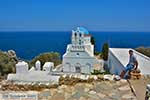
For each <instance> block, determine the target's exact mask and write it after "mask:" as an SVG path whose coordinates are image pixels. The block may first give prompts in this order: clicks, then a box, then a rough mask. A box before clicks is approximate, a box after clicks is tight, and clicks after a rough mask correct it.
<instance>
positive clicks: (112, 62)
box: [108, 48, 150, 75]
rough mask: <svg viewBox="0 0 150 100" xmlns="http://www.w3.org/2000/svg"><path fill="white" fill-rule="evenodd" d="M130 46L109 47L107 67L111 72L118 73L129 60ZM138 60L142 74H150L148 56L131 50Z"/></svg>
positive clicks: (149, 59)
mask: <svg viewBox="0 0 150 100" xmlns="http://www.w3.org/2000/svg"><path fill="white" fill-rule="evenodd" d="M129 50H133V49H130V48H109V57H108V67H109V70H110V72H111V73H112V74H117V75H120V73H121V71H122V70H124V68H125V67H126V65H127V64H128V61H129V53H128V51H129ZM133 52H134V55H135V57H136V58H137V61H138V68H139V69H140V70H141V73H142V74H143V75H149V74H150V58H149V57H147V56H145V55H143V54H141V53H139V52H137V51H135V50H133Z"/></svg>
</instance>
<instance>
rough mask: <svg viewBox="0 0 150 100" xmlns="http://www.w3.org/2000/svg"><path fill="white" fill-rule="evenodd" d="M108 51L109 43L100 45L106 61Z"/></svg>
mask: <svg viewBox="0 0 150 100" xmlns="http://www.w3.org/2000/svg"><path fill="white" fill-rule="evenodd" d="M108 51H109V45H108V43H104V45H103V47H102V55H101V56H102V58H103V59H104V60H105V61H107V60H108Z"/></svg>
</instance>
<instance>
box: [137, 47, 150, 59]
mask: <svg viewBox="0 0 150 100" xmlns="http://www.w3.org/2000/svg"><path fill="white" fill-rule="evenodd" d="M135 50H136V51H138V52H140V53H142V54H144V55H146V56H148V57H150V48H144V47H139V48H136V49H135Z"/></svg>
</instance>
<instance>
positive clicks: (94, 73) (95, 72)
mask: <svg viewBox="0 0 150 100" xmlns="http://www.w3.org/2000/svg"><path fill="white" fill-rule="evenodd" d="M91 74H92V75H99V74H110V72H109V71H104V72H101V71H100V70H94V71H93V72H92V73H91Z"/></svg>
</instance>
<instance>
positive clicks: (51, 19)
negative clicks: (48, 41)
mask: <svg viewBox="0 0 150 100" xmlns="http://www.w3.org/2000/svg"><path fill="white" fill-rule="evenodd" d="M77 26H82V27H85V28H87V29H88V30H91V31H146V32H150V0H0V31H70V30H72V29H74V28H76V27H77Z"/></svg>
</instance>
